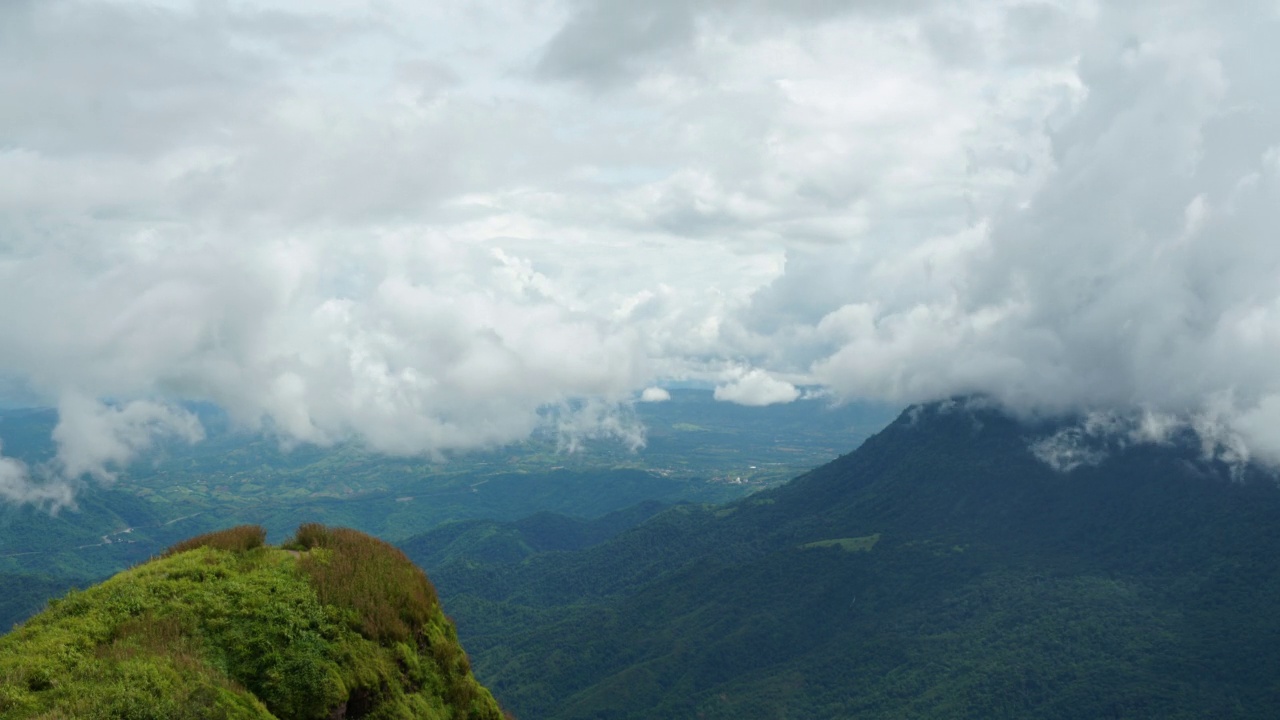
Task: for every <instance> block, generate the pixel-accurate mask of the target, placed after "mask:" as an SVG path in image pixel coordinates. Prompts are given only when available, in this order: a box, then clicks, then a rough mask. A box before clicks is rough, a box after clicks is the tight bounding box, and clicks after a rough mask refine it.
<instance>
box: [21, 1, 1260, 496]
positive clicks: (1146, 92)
mask: <svg viewBox="0 0 1280 720" xmlns="http://www.w3.org/2000/svg"><path fill="white" fill-rule="evenodd" d="M0 14H3V21H2V22H0V37H2V41H0V91H3V92H4V95H5V97H6V102H5V103H4V108H3V109H2V110H0V135H2V136H3V137H5V138H6V141H5V144H4V146H3V148H0V285H3V287H5V289H6V302H5V303H3V304H0V333H2V334H3V336H4V337H5V338H6V341H5V343H3V344H0V387H6V388H15V389H16V392H18V393H20V394H21V395H22V397H23V398H24V399H28V400H31V399H34V400H38V401H41V402H45V403H48V404H56V405H59V407H60V413H61V420H60V422H61V425H60V427H61V428H62V431H61V432H62V437H61V438H60V445H59V447H60V451H61V452H62V454H63V455H62V456H63V458H64V464H63V471H64V473H66V474H68V475H70V474H77V473H78V474H79V475H81V476H88V477H99V478H104V477H109V475H110V474H111V473H112V472H118V470H119V468H120V467H122V466H123V464H125V463H127V462H128V461H129V458H133V457H136V456H138V455H139V454H140V453H145V452H147V451H148V447H149V446H150V444H151V442H152V438H155V437H157V436H158V435H166V434H169V435H174V434H176V436H177V437H180V438H184V439H194V438H195V437H197V435H198V433H197V431H196V430H195V428H194V427H192V426H189V425H188V424H187V422H186V420H185V419H184V417H183V416H182V414H181V413H180V412H179V411H178V410H176V409H175V408H177V407H179V405H178V403H180V402H181V401H184V400H201V401H209V402H213V403H216V404H218V405H220V406H221V407H223V408H225V409H226V410H227V411H228V412H229V413H230V415H231V416H232V417H233V418H235V419H236V420H237V421H239V422H240V423H242V424H244V425H247V426H250V427H256V428H259V429H262V430H263V431H265V432H270V433H274V434H276V435H277V436H279V437H280V438H281V439H282V440H284V441H286V442H312V443H330V442H336V441H339V440H352V439H354V440H357V441H360V442H362V443H364V444H366V445H367V446H369V447H371V448H373V449H376V450H380V451H384V452H392V453H448V452H453V451H464V450H467V449H471V448H479V447H489V446H493V445H500V444H503V443H508V442H513V441H517V440H519V439H521V438H523V437H526V436H527V435H528V434H529V433H531V432H534V431H536V430H538V429H540V428H541V429H545V430H549V431H551V432H556V433H560V434H561V435H559V436H562V437H563V438H564V441H563V445H564V446H565V447H567V448H569V447H578V446H580V444H581V443H580V439H581V438H589V437H597V436H601V435H605V436H612V437H622V438H624V439H626V441H627V442H629V443H633V444H634V443H635V442H637V438H642V435H641V434H639V433H638V432H637V430H636V428H635V427H634V426H633V425H632V424H631V423H630V421H629V420H627V419H626V418H627V417H628V405H627V403H629V402H630V401H631V399H633V398H635V397H636V393H637V392H640V391H642V390H643V389H644V388H646V387H654V386H656V385H657V384H659V383H662V382H664V381H669V380H701V381H705V382H718V383H720V386H719V387H718V389H717V395H718V397H721V398H722V399H727V400H730V401H734V402H747V403H765V402H786V401H790V400H793V399H795V397H797V396H798V392H799V391H798V390H797V389H796V385H803V386H806V387H820V388H822V390H823V391H824V392H829V393H831V394H832V395H833V396H836V397H840V398H844V399H849V398H870V399H877V400H886V401H892V402H899V403H903V404H906V403H910V402H917V401H923V400H930V399H935V398H939V397H950V396H953V395H956V394H964V393H981V394H983V395H985V396H988V397H991V398H994V399H995V400H996V401H998V402H1000V403H1001V404H1003V405H1004V406H1005V407H1008V408H1011V409H1013V410H1015V411H1016V412H1019V413H1024V414H1033V415H1034V414H1046V413H1061V412H1077V413H1084V414H1088V413H1092V412H1118V413H1122V414H1127V415H1128V416H1129V417H1131V418H1133V419H1135V422H1136V419H1140V418H1142V417H1157V416H1158V417H1162V418H1173V420H1171V421H1170V422H1176V423H1179V424H1181V425H1182V426H1190V427H1194V428H1196V429H1197V430H1198V431H1199V432H1202V433H1204V434H1205V437H1206V438H1209V439H1208V440H1206V442H1210V443H1214V444H1215V445H1214V446H1215V447H1225V445H1223V443H1222V442H1220V440H1222V439H1225V438H1237V439H1238V440H1239V444H1240V447H1241V448H1244V449H1245V450H1247V451H1249V452H1251V453H1252V457H1260V458H1263V459H1270V460H1274V461H1278V462H1280V433H1277V431H1276V430H1275V428H1276V427H1277V424H1276V422H1275V419H1276V418H1277V417H1280V411H1277V408H1278V407H1280V372H1278V371H1277V370H1276V366H1275V363H1274V358H1275V357H1277V356H1278V351H1280V290H1278V289H1277V288H1280V283H1278V282H1277V280H1278V279H1280V243H1276V242H1274V238H1273V228H1274V227H1276V226H1277V225H1278V224H1280V222H1278V221H1280V217H1277V215H1278V214H1280V210H1277V208H1280V202H1277V200H1280V198H1278V197H1277V191H1278V189H1280V131H1277V129H1276V128H1280V93H1277V92H1276V91H1275V89H1274V83H1273V82H1271V78H1270V76H1269V75H1268V73H1267V68H1269V67H1271V66H1273V65H1275V64H1276V63H1275V62H1274V61H1276V60H1280V57H1277V53H1280V50H1277V49H1276V47H1275V44H1274V43H1273V42H1272V38H1273V37H1274V36H1275V33H1276V31H1277V30H1278V29H1280V28H1278V27H1277V24H1278V23H1280V20H1278V19H1277V15H1276V13H1275V11H1274V9H1273V8H1266V7H1263V6H1261V5H1258V6H1253V5H1248V6H1241V7H1240V8H1238V9H1237V10H1233V11H1227V10H1225V9H1224V8H1222V7H1221V6H1220V5H1218V4H1212V3H1207V2H1197V1H1193V2H1187V3H1180V4H1177V5H1176V6H1169V5H1168V4H1167V3H1157V2H1134V3H1124V4H1114V3H1113V4H1104V5H1098V4H1096V3H1092V2H1086V1H1084V0H1080V1H1078V2H1077V1H1075V0H1055V1H1053V2H1047V1H1040V0H1001V1H1000V2H977V1H976V0H975V1H974V2H961V3H936V2H924V1H922V2H910V3H888V2H840V1H834V0H833V1H830V2H827V1H822V2H812V3H781V2H772V1H771V0H760V1H759V2H745V3H729V2H720V1H719V0H698V1H697V2H687V3H678V2H665V1H664V2H658V3H650V4H643V5H642V4H636V3H625V2H618V1H615V0H566V1H565V2H556V3H541V2H538V3H535V2H506V1H503V2H499V1H498V0H481V1H480V2H476V3H468V4H466V7H465V8H464V7H461V6H454V5H450V4H447V3H446V4H430V5H429V6H424V5H423V4H421V3H412V2H408V0H385V1H384V2H379V3H375V4H373V5H369V4H367V3H355V2H334V3H323V4H316V3H303V2H298V1H296V0H250V1H247V2H238V3H199V2H187V1H186V0H165V1H164V2H153V1H151V0H146V1H143V0H120V1H119V2H112V3H92V2H84V1H82V0H51V1H50V2H17V3H5V4H3V6H2V7H0ZM564 80H570V81H572V82H564ZM783 378H785V380H784V379H783ZM68 398H78V399H72V400H68ZM557 428H560V429H557ZM1214 438H1217V439H1214ZM1232 442H1235V441H1234V440H1233V441H1232ZM1228 444H1230V443H1228ZM5 467H6V468H7V469H6V471H5V472H6V477H10V478H14V477H28V476H29V475H30V473H29V472H26V473H25V474H23V472H25V471H22V468H20V467H18V468H16V469H15V467H16V466H12V465H6V466H5ZM68 482H70V481H68ZM7 487H18V486H17V485H15V484H14V482H13V481H10V482H9V483H8V485H7ZM24 487H25V486H24ZM31 487H34V485H31ZM6 497H10V498H12V497H14V493H12V492H10V493H8V494H6Z"/></svg>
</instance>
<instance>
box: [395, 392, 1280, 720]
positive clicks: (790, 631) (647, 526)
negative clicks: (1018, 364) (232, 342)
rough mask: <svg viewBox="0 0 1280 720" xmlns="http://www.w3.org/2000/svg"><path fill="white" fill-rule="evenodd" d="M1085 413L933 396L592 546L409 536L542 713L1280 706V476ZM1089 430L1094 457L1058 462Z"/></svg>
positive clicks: (507, 700)
mask: <svg viewBox="0 0 1280 720" xmlns="http://www.w3.org/2000/svg"><path fill="white" fill-rule="evenodd" d="M1071 427H1072V425H1071V424H1070V423H1065V424H1063V423H1051V422H1040V423H1035V424H1026V423H1022V422H1019V421H1017V420H1014V419H1012V418H1010V417H1007V416H1005V415H1003V414H1001V413H999V412H996V411H993V410H989V409H981V407H979V406H976V405H973V404H969V405H966V404H964V403H959V404H957V403H946V404H936V405H929V406H922V407H915V408H912V409H910V410H909V411H908V412H906V413H904V414H903V415H902V416H901V417H899V418H898V419H897V420H896V421H895V422H894V423H892V424H891V425H890V426H889V427H887V428H886V429H885V430H883V431H882V432H880V433H879V434H877V435H875V436H874V437H872V438H870V439H869V440H867V441H866V442H865V443H864V444H863V445H862V446H861V447H860V448H859V449H858V450H857V451H855V452H853V453H850V454H848V455H845V456H842V457H840V458H839V459H837V460H835V461H834V462H832V463H830V464H828V465H825V466H822V467H820V468H818V469H816V470H813V471H811V472H809V473H806V474H804V475H802V476H800V477H798V478H796V479H795V480H793V481H792V482H790V483H788V484H786V485H784V486H781V487H778V488H776V489H773V490H769V491H764V492H760V493H757V494H755V495H753V496H750V497H748V498H745V499H742V500H739V501H736V502H733V503H729V504H727V505H722V506H701V505H679V506H676V507H673V508H671V509H669V510H667V511H665V512H662V513H659V514H657V515H655V516H654V517H652V518H651V519H649V520H648V521H646V522H644V523H642V524H640V525H638V526H636V527H634V528H632V529H630V530H626V531H624V532H621V533H619V534H617V535H616V536H614V537H612V538H611V539H608V540H606V541H604V542H601V543H598V544H596V545H594V546H591V547H586V548H584V549H580V550H575V551H563V550H560V551H551V552H538V553H532V554H522V555H520V556H518V557H509V558H501V557H489V558H487V559H486V558H483V557H479V556H476V555H469V556H459V555H454V556H450V555H449V554H448V553H443V554H442V553H439V552H433V549H432V547H431V544H430V543H429V542H425V541H422V542H413V543H407V544H406V547H407V548H408V551H409V555H410V557H414V558H418V557H421V558H425V559H426V561H427V565H426V567H427V570H428V571H429V572H431V573H432V577H433V579H434V581H435V583H436V586H437V587H439V588H440V589H441V592H442V594H443V596H444V597H445V600H446V601H447V602H448V604H449V607H450V609H451V611H452V612H453V616H454V618H455V619H456V621H457V623H458V627H459V632H460V633H461V636H462V638H463V640H464V641H465V642H466V644H467V647H468V648H470V650H471V652H472V658H473V660H474V661H475V667H476V673H477V676H478V677H479V678H480V679H481V680H482V681H483V682H485V684H486V685H487V686H488V687H490V688H491V689H493V691H494V693H495V695H496V696H497V697H498V698H500V699H501V700H502V702H503V704H504V705H505V706H507V707H510V708H511V709H512V710H513V711H514V712H515V713H516V714H517V715H520V716H524V717H538V718H562V719H567V718H583V719H585V718H604V719H623V718H635V719H639V718H653V717H699V718H775V717H787V718H793V719H804V718H813V719H815V720H816V719H819V718H837V717H867V718H1012V717H1037V718H1208V717H1213V718H1226V717H1231V718H1248V717H1256V718H1270V717H1274V715H1275V712H1276V708H1277V707H1280V613H1276V612H1275V608H1276V607H1277V606H1278V605H1280V563H1276V561H1275V558H1277V557H1280V490H1277V485H1276V480H1275V477H1274V476H1273V475H1271V474H1270V473H1268V472H1267V471H1266V470H1264V469H1261V468H1257V467H1245V466H1232V465H1229V464H1227V463H1224V462H1223V461H1221V460H1220V459H1215V458H1214V457H1212V456H1207V455H1206V453H1205V450H1204V448H1203V447H1202V446H1201V444H1200V443H1199V442H1198V440H1197V439H1196V438H1194V437H1190V436H1189V435H1188V436H1183V437H1174V438H1172V439H1170V440H1169V441H1168V442H1165V443H1163V444H1152V443H1145V444H1144V443H1135V442H1130V441H1127V440H1124V439H1123V438H1120V437H1118V436H1117V437H1106V436H1098V437H1092V436H1088V435H1086V434H1083V433H1078V432H1077V433H1075V434H1074V435H1073V434H1072V432H1073V431H1072V430H1071ZM1064 433H1065V434H1064ZM1064 437H1065V438H1067V439H1070V440H1072V441H1073V442H1078V443H1084V444H1085V445H1088V447H1081V448H1076V450H1077V451H1078V452H1077V454H1076V457H1078V458H1083V459H1087V460H1088V461H1089V462H1084V463H1080V464H1079V465H1078V466H1077V467H1074V468H1073V469H1071V470H1070V471H1069V472H1060V471H1058V470H1055V469H1054V468H1053V467H1051V466H1050V465H1049V464H1047V463H1046V462H1044V461H1043V460H1042V459H1041V457H1039V456H1038V455H1037V451H1039V452H1040V455H1043V454H1044V452H1043V451H1044V448H1045V447H1046V442H1045V440H1046V438H1059V439H1061V438H1064ZM1060 467H1061V466H1060ZM419 540H422V538H419Z"/></svg>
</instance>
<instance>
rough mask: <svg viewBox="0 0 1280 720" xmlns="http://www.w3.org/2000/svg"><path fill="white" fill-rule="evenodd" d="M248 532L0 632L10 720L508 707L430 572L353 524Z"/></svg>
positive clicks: (161, 562)
mask: <svg viewBox="0 0 1280 720" xmlns="http://www.w3.org/2000/svg"><path fill="white" fill-rule="evenodd" d="M262 538H263V534H262V532H261V528H258V527H256V526H241V527H237V528H231V529H228V530H224V531H220V532H216V533H209V534H208V535H203V536H200V537H197V538H192V539H191V540H188V541H185V542H183V543H179V544H178V545H175V546H174V547H172V548H170V549H169V550H168V551H167V552H166V553H165V555H164V556H163V557H161V558H159V559H156V560H153V561H151V562H149V563H145V564H143V565H140V566H138V567H135V568H132V569H130V570H127V571H125V572H123V573H120V574H119V575H117V576H115V577H113V578H111V579H110V580H108V581H106V582H104V583H102V584H101V585H98V586H95V587H93V588H90V589H88V590H85V591H80V592H72V593H70V594H68V595H67V596H66V597H64V598H62V599H61V600H56V601H54V602H53V603H51V604H50V607H49V608H48V609H47V610H46V611H45V612H43V613H41V614H40V615H37V616H36V617H34V618H32V619H31V620H30V621H28V622H27V623H25V624H24V625H22V626H19V627H18V628H17V629H16V630H15V631H14V632H13V633H11V634H9V635H6V636H4V637H0V717H3V718H6V719H7V718H14V719H15V720H17V719H18V718H81V717H83V718H122V719H123V718H129V719H133V718H140V719H144V720H145V719H147V718H179V719H181V718H272V717H275V718H326V717H331V716H334V715H333V714H334V713H335V712H337V711H339V710H340V711H341V712H342V714H344V715H345V716H346V717H368V718H406V719H407V718H436V719H439V720H445V719H448V720H462V719H464V718H483V719H486V720H489V719H494V720H496V718H499V717H501V713H500V711H499V709H498V707H497V704H496V703H495V702H494V700H493V698H492V696H491V695H490V694H489V693H488V691H486V690H485V689H484V688H482V687H480V686H479V685H478V684H477V683H476V681H475V679H474V677H472V675H471V673H470V665H469V663H468V662H467V660H466V654H465V653H464V652H463V650H462V648H461V646H459V645H458V643H457V636H456V633H455V632H454V629H453V625H452V623H451V622H450V621H449V620H448V619H447V618H446V617H445V616H444V614H443V612H442V611H441V608H440V605H439V602H438V601H437V600H436V595H435V591H434V588H432V587H431V585H430V583H429V582H428V581H427V579H426V576H425V575H423V574H422V572H421V571H419V570H418V569H417V568H416V567H414V566H413V565H412V563H410V562H409V561H408V560H407V559H405V558H404V556H403V555H402V554H400V553H399V551H397V550H395V549H394V548H391V547H390V546H388V545H386V544H385V543H382V542H381V541H379V540H376V539H374V538H371V537H369V536H367V535H363V534H361V533H358V532H355V531H352V530H345V529H341V528H334V529H331V528H325V527H323V526H315V525H309V526H303V527H302V528H299V532H298V534H297V537H296V538H295V542H294V547H296V548H297V549H296V550H295V551H294V552H292V553H291V552H289V551H287V550H285V549H280V548H272V547H267V546H265V545H263V543H262Z"/></svg>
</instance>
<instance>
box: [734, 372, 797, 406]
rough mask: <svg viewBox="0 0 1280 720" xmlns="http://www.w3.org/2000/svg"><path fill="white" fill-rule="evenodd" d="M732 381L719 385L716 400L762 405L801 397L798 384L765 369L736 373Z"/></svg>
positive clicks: (787, 401) (786, 401)
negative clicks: (772, 375) (775, 375)
mask: <svg viewBox="0 0 1280 720" xmlns="http://www.w3.org/2000/svg"><path fill="white" fill-rule="evenodd" d="M735 374H736V375H737V377H735V378H734V379H733V380H732V381H730V382H728V383H725V384H724V385H717V386H716V389H715V393H714V397H715V399H716V400H721V401H723V402H731V403H736V404H738V405H748V406H751V407H761V406H764V405H775V404H778V403H789V402H791V401H793V400H795V399H796V398H798V397H800V391H799V390H797V389H796V386H794V385H792V384H791V383H789V382H787V381H785V380H779V379H777V378H774V377H771V376H770V375H769V374H768V373H766V372H764V371H763V370H758V369H752V370H747V371H745V372H742V371H739V372H737V373H735Z"/></svg>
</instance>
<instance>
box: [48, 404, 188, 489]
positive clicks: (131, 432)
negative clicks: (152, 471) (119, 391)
mask: <svg viewBox="0 0 1280 720" xmlns="http://www.w3.org/2000/svg"><path fill="white" fill-rule="evenodd" d="M163 437H173V438H177V439H180V440H184V441H186V442H188V443H195V442H199V441H200V440H203V439H204V428H202V427H201V425H200V421H199V420H198V419H197V418H196V416H195V415H193V414H191V413H190V412H188V411H186V410H183V409H181V408H176V407H171V406H168V405H164V404H161V403H156V402H150V401H146V400H134V401H131V402H129V403H126V404H124V405H122V406H116V407H113V406H110V405H106V404H104V403H101V402H99V401H97V400H93V399H90V398H87V397H84V396H81V395H76V394H68V395H66V396H65V397H63V398H62V401H61V402H60V403H59V404H58V425H57V426H56V427H55V428H54V430H53V439H54V441H55V442H56V443H57V445H58V454H57V457H56V459H55V460H54V466H55V467H56V468H57V472H58V474H59V475H60V476H62V477H63V478H66V479H70V480H75V479H78V478H80V477H82V476H85V475H88V476H90V477H93V478H95V479H97V480H100V481H111V480H114V479H115V477H116V476H115V473H113V472H112V471H111V470H110V469H109V466H114V467H115V468H122V467H124V466H125V465H127V464H128V463H129V461H131V460H133V458H134V457H136V456H137V455H138V454H139V453H142V452H144V451H146V450H147V449H149V448H150V447H151V445H152V443H154V442H155V440H156V439H157V438H163Z"/></svg>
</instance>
